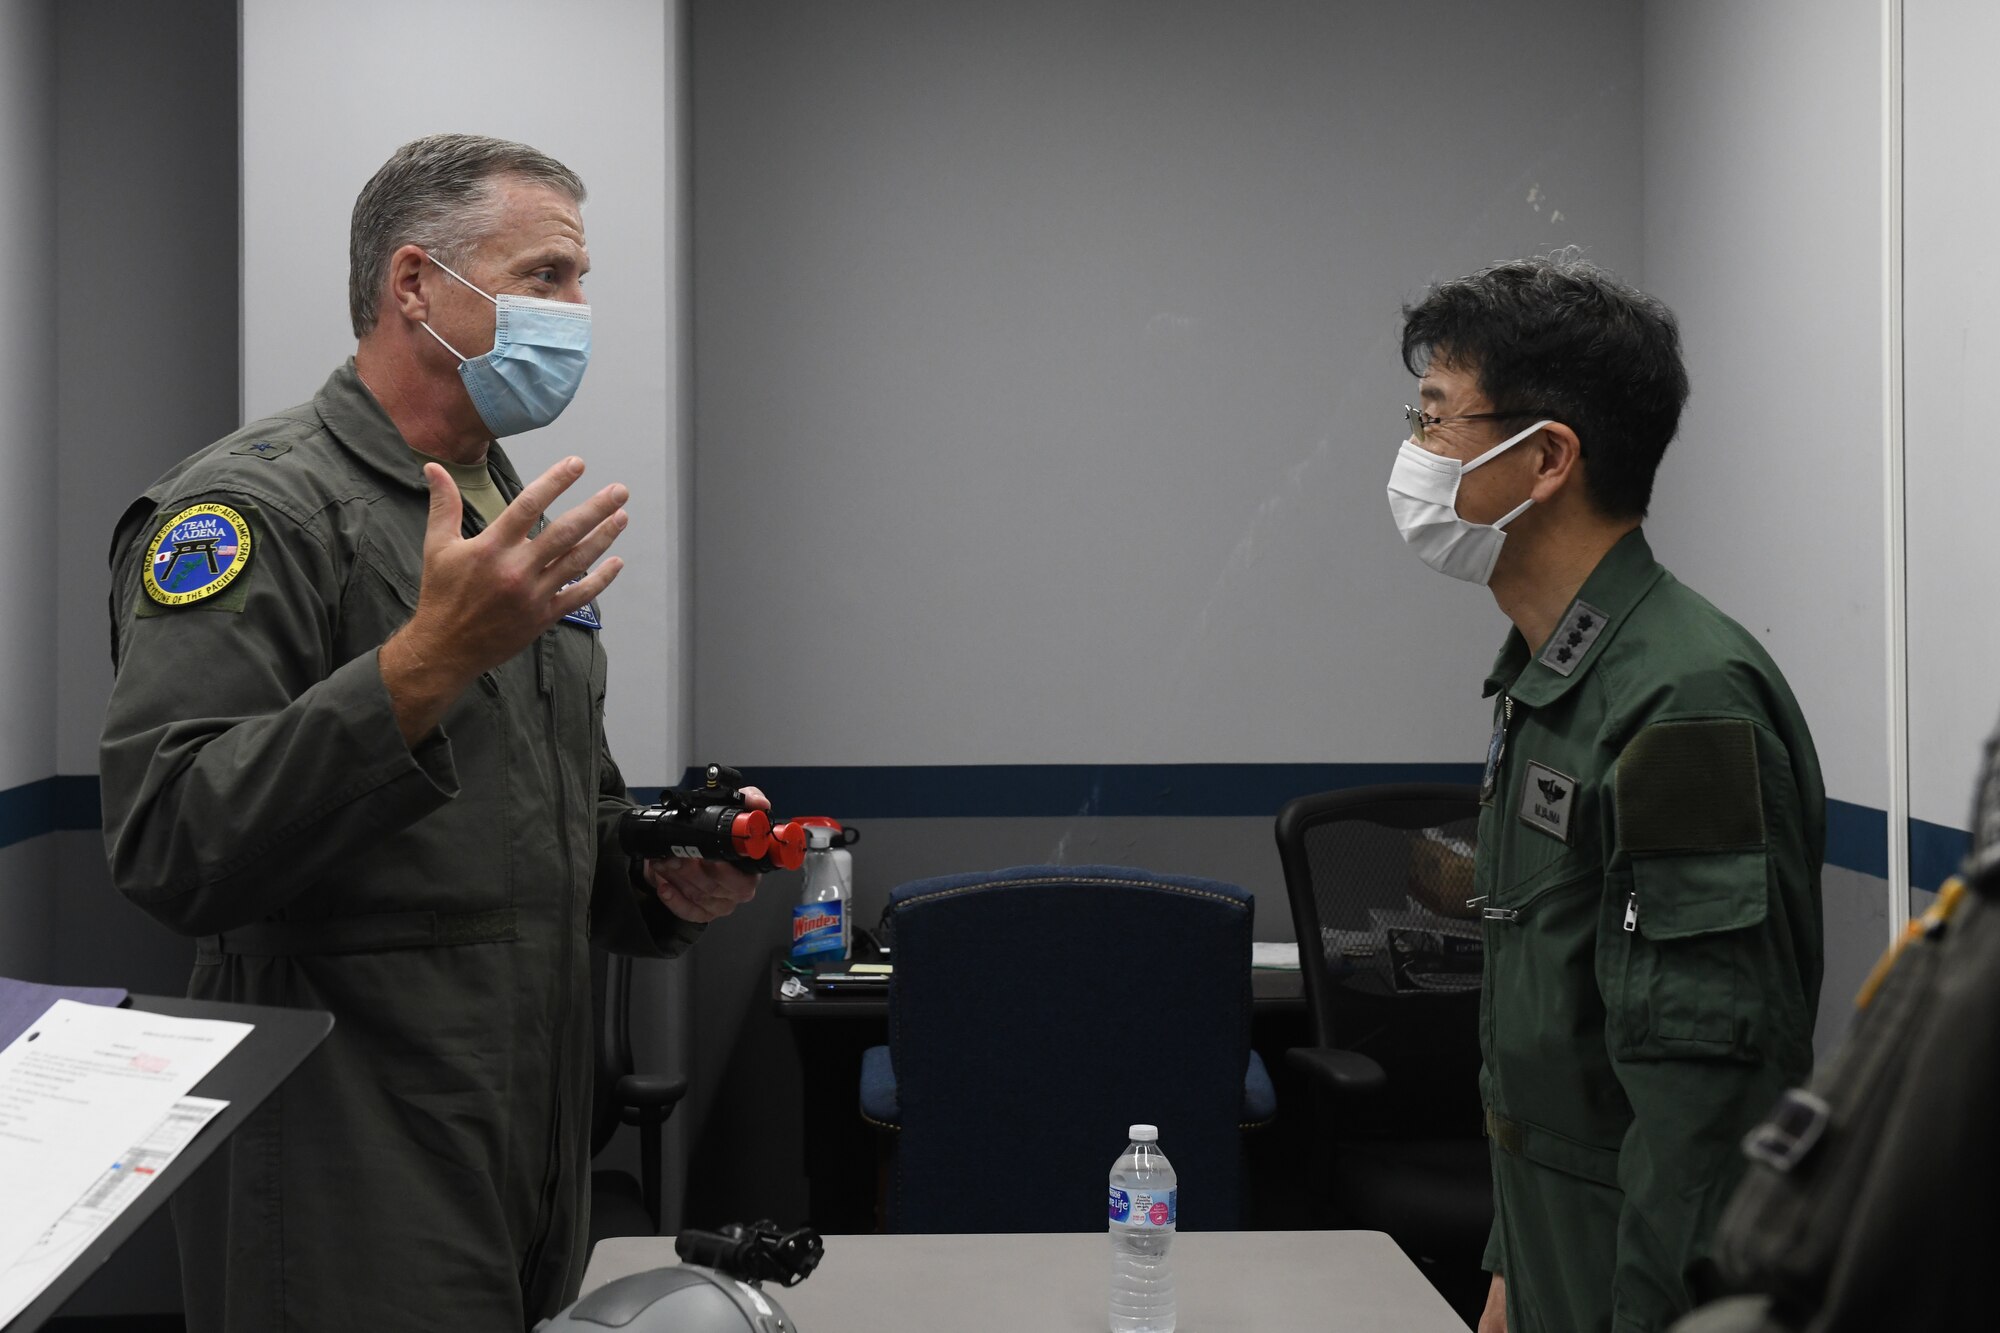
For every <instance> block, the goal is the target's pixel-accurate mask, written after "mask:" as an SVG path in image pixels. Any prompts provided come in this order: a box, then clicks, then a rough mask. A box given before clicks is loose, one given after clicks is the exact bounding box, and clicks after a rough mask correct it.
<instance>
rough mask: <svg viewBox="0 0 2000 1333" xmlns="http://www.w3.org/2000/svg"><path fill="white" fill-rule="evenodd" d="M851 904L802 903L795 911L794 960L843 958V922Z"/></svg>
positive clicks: (831, 902)
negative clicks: (842, 917) (841, 925)
mask: <svg viewBox="0 0 2000 1333" xmlns="http://www.w3.org/2000/svg"><path fill="white" fill-rule="evenodd" d="M846 908H847V904H846V903H844V902H841V901H840V900H839V899H837V898H835V899H829V900H827V901H826V902H823V903H800V904H799V905H798V906H796V907H794V908H793V909H792V957H794V958H818V957H820V956H821V955H822V954H830V955H832V956H833V957H835V958H838V957H840V956H841V955H842V954H843V953H844V952H845V950H844V949H843V948H842V947H841V942H840V920H841V915H842V913H843V912H844V911H845V910H846Z"/></svg>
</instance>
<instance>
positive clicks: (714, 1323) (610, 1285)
mask: <svg viewBox="0 0 2000 1333" xmlns="http://www.w3.org/2000/svg"><path fill="white" fill-rule="evenodd" d="M607 1328H617V1329H625V1330H628V1333H799V1326H798V1325H797V1324H795V1323H793V1322H792V1320H791V1316H789V1315H787V1314H786V1313H785V1311H784V1308H783V1307H782V1306H780V1305H779V1304H778V1303H777V1302H776V1301H774V1300H772V1299H771V1298H770V1296H769V1295H767V1294H766V1293H765V1292H764V1290H763V1289H762V1288H761V1287H756V1286H753V1285H751V1284H750V1283H748V1282H743V1281H740V1280H738V1279H736V1278H733V1277H730V1276H728V1275H726V1274H723V1273H718V1272H716V1271H715V1270H714V1269H712V1268H702V1267H700V1266H698V1265H696V1264H681V1265H680V1266H679V1267H676V1268H655V1269H652V1270H650V1271H649V1272H645V1273H634V1274H632V1276H630V1277H621V1278H619V1279H618V1280H617V1281H615V1282H607V1283H605V1284H604V1285H603V1286H601V1287H599V1288H598V1289H597V1290H596V1291H593V1292H591V1293H590V1295H588V1296H585V1297H584V1298H583V1299H582V1300H580V1301H578V1302H577V1303H576V1304H575V1305H572V1306H570V1307H569V1308H568V1309H567V1310H564V1311H562V1312H561V1313H560V1314H558V1315H556V1316H555V1317H554V1318H553V1319H545V1320H543V1321H542V1322H541V1323H539V1324H537V1325H535V1333H564V1331H565V1330H568V1331H571V1333H602V1331H603V1330H604V1329H607Z"/></svg>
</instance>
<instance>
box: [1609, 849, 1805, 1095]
mask: <svg viewBox="0 0 2000 1333" xmlns="http://www.w3.org/2000/svg"><path fill="white" fill-rule="evenodd" d="M1610 878H1611V882H1612V884H1613V885H1614V887H1625V888H1626V890H1627V891H1626V893H1624V894H1623V895H1619V894H1616V893H1614V894H1612V895H1611V896H1610V897H1611V901H1610V902H1609V903H1608V904H1607V908H1608V913H1609V914H1613V915H1617V916H1619V917H1620V918H1621V920H1620V923H1619V924H1620V926H1621V927H1624V928H1623V929H1621V931H1620V934H1622V936H1623V938H1624V949H1623V951H1622V959H1623V969H1622V975H1621V976H1619V977H1617V978H1616V979H1615V984H1614V985H1612V986H1608V987H1607V988H1606V998H1607V999H1608V1000H1610V1001H1611V1002H1612V1006H1613V1008H1614V1009H1616V1010H1620V1011H1622V1012H1619V1013H1616V1014H1615V1015H1614V1019H1615V1021H1614V1024H1613V1032H1614V1033H1615V1034H1616V1035H1617V1037H1618V1039H1619V1050H1618V1054H1619V1055H1621V1056H1625V1057H1628V1058H1637V1059H1673V1058H1686V1057H1703V1056H1707V1057H1716V1056H1730V1055H1732V1054H1735V1053H1737V1052H1740V1051H1743V1050H1745V1049H1746V1048H1747V1044H1748V1031H1749V1021H1750V1017H1751V1016H1750V1015H1749V1014H1748V1013H1747V1012H1746V1007H1747V1006H1748V1005H1749V1004H1751V1003H1752V1002H1753V1001H1754V993H1753V989H1752V988H1751V987H1750V986H1749V985H1748V983H1747V980H1746V978H1745V975H1744V973H1745V970H1746V967H1747V962H1748V960H1747V959H1746V958H1745V956H1744V951H1745V949H1746V947H1747V945H1748V942H1749V936H1750V934H1751V932H1752V930H1753V928H1754V927H1756V926H1758V925H1761V924H1762V923H1763V921H1764V919H1765V917H1766V916H1767V915H1768V914H1769V911H1770V882H1769V880H1770V867H1769V858H1768V857H1767V855H1766V853H1765V851H1764V850H1763V849H1762V848H1757V849H1754V850H1750V849H1746V850H1741V851H1723V852H1699V853H1691V854H1682V855H1676V856H1640V857H1634V858H1633V860H1632V863H1631V870H1630V872H1629V874H1628V875H1617V876H1612V877H1610ZM1621 881H1622V882H1623V883H1622V884H1621ZM1613 952H1614V954H1615V953H1616V952H1617V951H1615V950H1614V951H1613Z"/></svg>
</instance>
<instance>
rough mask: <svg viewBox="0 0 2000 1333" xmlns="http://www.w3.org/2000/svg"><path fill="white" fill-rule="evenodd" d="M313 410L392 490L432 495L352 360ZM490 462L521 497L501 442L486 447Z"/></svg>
mask: <svg viewBox="0 0 2000 1333" xmlns="http://www.w3.org/2000/svg"><path fill="white" fill-rule="evenodd" d="M313 410H314V411H316V412H318V413H319V416H320V420H322V421H324V422H325V423H326V426H327V429H328V430H330V431H332V432H333V434H334V436H335V438H337V439H338V440H339V441H340V442H341V443H342V444H344V445H346V446H347V449H348V452H350V453H352V454H353V455H354V456H355V457H356V458H357V459H359V460H360V461H361V463H362V464H363V465H364V466H366V467H368V468H369V469H370V470H371V471H374V472H377V473H379V474H381V476H382V477H383V478H384V479H386V480H387V481H388V482H390V483H391V484H392V485H395V486H400V487H402V488H404V489H406V490H414V491H420V492H423V493H425V494H426V495H428V494H429V490H430V488H429V487H428V486H426V485H425V484H424V469H423V463H422V461H421V460H420V459H419V458H417V457H416V456H414V455H413V453H412V449H411V446H410V444H409V442H408V441H406V440H404V438H403V433H402V432H401V431H399V430H397V429H396V423H395V422H393V421H391V420H390V419H389V414H388V413H387V412H385V411H383V410H382V404H381V403H379V402H377V401H376V399H375V395H374V394H372V393H370V392H369V391H368V386H367V385H365V384H363V383H362V382H361V372H360V371H358V370H356V369H355V368H354V358H353V357H351V356H350V357H348V358H347V360H346V362H345V363H344V364H342V365H341V367H340V368H339V369H338V370H336V371H334V372H333V374H331V375H329V376H327V380H326V383H325V384H323V385H321V386H320V390H319V392H318V393H317V394H314V395H313ZM486 461H487V463H488V464H489V465H490V466H491V467H492V468H493V475H494V476H495V477H496V478H498V480H499V482H500V490H501V492H502V494H504V495H506V496H507V497H508V498H510V499H511V498H513V497H514V496H516V495H519V494H520V493H521V477H520V474H519V473H517V472H515V471H514V464H513V462H512V461H511V460H509V459H508V457H507V453H506V451H505V450H504V449H502V448H501V447H500V443H499V441H497V440H496V441H494V442H493V443H492V444H490V445H488V446H487V449H486Z"/></svg>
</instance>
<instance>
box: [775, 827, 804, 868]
mask: <svg viewBox="0 0 2000 1333" xmlns="http://www.w3.org/2000/svg"><path fill="white" fill-rule="evenodd" d="M805 863H806V831H805V828H804V826H802V825H801V824H799V823H798V822H797V821H796V820H792V821H787V822H786V823H783V824H780V825H778V827H776V828H774V829H772V830H771V864H772V865H774V866H776V867H778V869H780V870H797V869H798V868H799V867H800V866H802V865H804V864H805Z"/></svg>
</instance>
